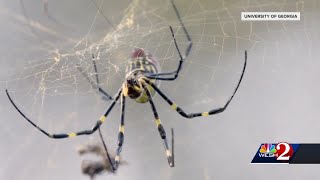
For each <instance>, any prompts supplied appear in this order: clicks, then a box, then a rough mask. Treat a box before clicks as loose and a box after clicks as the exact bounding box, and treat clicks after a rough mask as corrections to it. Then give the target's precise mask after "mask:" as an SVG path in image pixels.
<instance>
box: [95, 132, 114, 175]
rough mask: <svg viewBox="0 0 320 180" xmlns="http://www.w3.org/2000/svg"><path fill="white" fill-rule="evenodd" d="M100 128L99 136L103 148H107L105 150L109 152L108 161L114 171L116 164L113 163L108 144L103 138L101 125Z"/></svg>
mask: <svg viewBox="0 0 320 180" xmlns="http://www.w3.org/2000/svg"><path fill="white" fill-rule="evenodd" d="M98 129H99V136H100V139H101V141H102V144H103V148H104V150H105V152H106V154H107V158H108V162H109V164H110V166H111V167H112V168H111V171H112V172H114V169H113V167H114V165H113V164H114V163H113V162H112V160H111V156H110V154H109V151H108V148H107V145H106V143H105V142H104V139H103V136H102V133H101V129H100V127H99V128H98Z"/></svg>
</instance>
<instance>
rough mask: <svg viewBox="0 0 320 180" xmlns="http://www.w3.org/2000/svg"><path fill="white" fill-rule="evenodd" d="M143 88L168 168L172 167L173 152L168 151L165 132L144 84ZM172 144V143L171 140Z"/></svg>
mask: <svg viewBox="0 0 320 180" xmlns="http://www.w3.org/2000/svg"><path fill="white" fill-rule="evenodd" d="M143 87H144V89H145V91H146V94H147V96H148V98H149V102H150V105H151V109H152V112H153V115H154V118H155V120H156V125H157V127H158V131H159V134H160V137H161V139H162V141H163V145H164V148H165V151H166V155H167V159H168V163H169V166H170V167H174V156H173V155H174V153H173V151H170V148H169V145H168V141H167V137H166V131H165V130H164V127H163V125H162V124H161V121H160V118H159V115H158V112H157V109H156V107H155V105H154V103H153V100H152V96H151V94H150V92H149V90H148V89H147V87H146V85H145V84H144V85H143ZM171 132H172V138H173V129H172V130H171ZM172 143H173V140H172ZM172 147H173V144H172Z"/></svg>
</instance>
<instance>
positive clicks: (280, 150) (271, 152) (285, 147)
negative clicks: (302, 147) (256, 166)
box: [251, 142, 294, 163]
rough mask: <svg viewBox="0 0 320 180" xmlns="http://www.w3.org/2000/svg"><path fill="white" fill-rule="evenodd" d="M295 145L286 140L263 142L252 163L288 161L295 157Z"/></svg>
mask: <svg viewBox="0 0 320 180" xmlns="http://www.w3.org/2000/svg"><path fill="white" fill-rule="evenodd" d="M293 155H294V150H293V147H292V146H291V145H290V144H289V143H286V142H280V143H278V144H268V143H265V144H261V146H260V148H259V149H258V152H257V153H256V155H255V157H254V158H253V160H252V162H251V163H288V162H289V160H290V159H291V158H292V157H293Z"/></svg>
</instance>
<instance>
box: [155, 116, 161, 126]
mask: <svg viewBox="0 0 320 180" xmlns="http://www.w3.org/2000/svg"><path fill="white" fill-rule="evenodd" d="M156 124H157V126H159V125H160V124H161V121H160V119H159V118H158V119H156Z"/></svg>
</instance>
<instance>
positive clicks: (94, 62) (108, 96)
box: [77, 54, 113, 100]
mask: <svg viewBox="0 0 320 180" xmlns="http://www.w3.org/2000/svg"><path fill="white" fill-rule="evenodd" d="M92 64H93V67H94V71H95V77H96V82H93V81H92V80H91V79H90V78H89V76H88V75H87V74H86V73H85V72H84V70H83V69H82V68H81V67H80V66H78V67H77V68H78V70H79V71H80V72H81V74H82V75H83V76H84V77H85V78H86V79H87V81H88V82H89V83H90V85H91V87H92V88H94V89H98V91H99V92H100V93H101V94H103V98H104V99H106V100H112V99H113V98H112V96H110V95H109V94H108V93H107V92H106V91H105V90H103V89H102V88H101V86H100V80H99V75H98V68H97V64H96V60H95V57H94V55H93V54H92Z"/></svg>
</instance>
